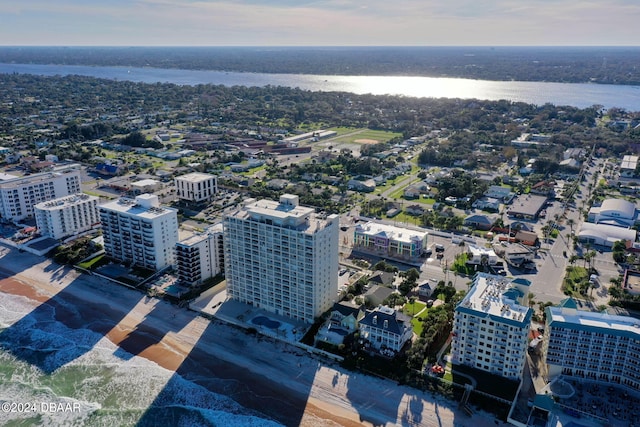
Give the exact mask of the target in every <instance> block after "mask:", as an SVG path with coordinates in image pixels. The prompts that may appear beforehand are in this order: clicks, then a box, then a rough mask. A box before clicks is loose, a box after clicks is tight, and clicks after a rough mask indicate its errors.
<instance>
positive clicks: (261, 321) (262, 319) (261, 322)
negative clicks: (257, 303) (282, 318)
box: [251, 316, 282, 329]
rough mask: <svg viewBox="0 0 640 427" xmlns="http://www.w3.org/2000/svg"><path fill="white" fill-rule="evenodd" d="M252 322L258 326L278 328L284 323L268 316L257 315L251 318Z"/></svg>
mask: <svg viewBox="0 0 640 427" xmlns="http://www.w3.org/2000/svg"><path fill="white" fill-rule="evenodd" d="M251 323H253V324H254V325H258V326H265V327H267V328H269V329H277V328H279V327H280V325H282V323H280V322H278V321H277V320H271V319H269V318H268V317H266V316H257V317H254V318H253V319H251Z"/></svg>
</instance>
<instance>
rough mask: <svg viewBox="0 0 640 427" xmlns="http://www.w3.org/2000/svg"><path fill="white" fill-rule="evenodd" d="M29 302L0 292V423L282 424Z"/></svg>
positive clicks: (101, 424) (130, 424) (110, 426)
mask: <svg viewBox="0 0 640 427" xmlns="http://www.w3.org/2000/svg"><path fill="white" fill-rule="evenodd" d="M33 308H34V307H33V303H32V302H31V301H30V300H28V299H26V298H24V297H20V296H15V295H11V294H5V293H0V405H1V407H2V409H1V410H0V425H2V426H105V427H107V426H108V427H112V426H134V425H139V426H147V425H148V426H154V425H158V426H160V425H171V426H214V425H216V426H231V427H235V426H249V427H252V426H268V427H271V426H273V427H275V426H280V424H278V423H276V422H274V421H271V420H268V419H265V418H261V417H260V416H259V414H256V413H255V412H253V411H250V410H248V409H246V408H244V407H242V406H240V405H239V404H237V403H236V402H235V401H234V400H232V399H231V398H229V397H227V396H224V395H221V394H216V393H213V392H211V391H209V390H207V389H205V388H204V387H201V386H199V385H197V384H194V383H192V382H190V381H187V380H185V379H183V378H182V377H180V376H179V375H177V374H175V373H174V372H172V371H169V370H167V369H164V368H162V367H161V366H159V365H157V364H156V363H154V362H152V361H149V360H147V359H145V358H142V357H138V356H132V355H127V356H128V357H122V356H123V355H122V351H123V350H122V349H120V348H118V347H117V346H116V345H114V344H113V343H111V342H110V341H109V340H108V339H107V338H104V337H102V336H101V335H99V334H96V333H95V332H93V331H90V330H88V329H73V330H72V329H69V328H68V327H67V326H65V325H64V324H61V323H60V322H57V321H52V320H49V321H47V320H46V317H47V316H45V318H43V316H42V315H39V316H38V318H35V317H34V315H33V314H32V313H31V312H32V310H33ZM17 322H20V323H19V325H20V327H19V328H17V327H15V325H16V323H17ZM12 403H15V405H13V406H12V405H11V404H12Z"/></svg>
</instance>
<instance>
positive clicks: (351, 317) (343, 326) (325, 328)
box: [315, 301, 365, 345]
mask: <svg viewBox="0 0 640 427" xmlns="http://www.w3.org/2000/svg"><path fill="white" fill-rule="evenodd" d="M364 314H365V310H364V306H359V305H355V304H352V303H351V302H348V301H340V302H337V303H335V304H334V305H333V307H332V309H331V314H330V315H329V318H328V319H327V321H326V322H325V323H324V324H323V325H322V326H321V327H320V329H319V330H318V333H317V334H316V337H315V341H316V342H326V343H330V344H333V345H340V344H342V343H343V342H344V338H345V337H346V336H347V335H349V334H352V333H354V332H355V331H357V330H358V326H359V323H360V320H362V318H363V317H364Z"/></svg>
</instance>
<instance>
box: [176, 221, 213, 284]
mask: <svg viewBox="0 0 640 427" xmlns="http://www.w3.org/2000/svg"><path fill="white" fill-rule="evenodd" d="M176 269H177V271H178V278H179V279H180V280H181V281H182V282H183V283H185V284H186V285H188V286H194V285H199V284H201V283H202V282H204V281H205V280H207V279H209V278H211V277H214V276H217V275H218V274H222V273H223V272H224V245H223V227H222V223H219V224H216V225H213V226H211V227H209V228H207V229H206V230H205V231H204V232H203V233H198V234H194V235H193V236H190V237H189V238H187V239H184V240H181V241H179V242H178V243H177V244H176Z"/></svg>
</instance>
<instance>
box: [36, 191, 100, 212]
mask: <svg viewBox="0 0 640 427" xmlns="http://www.w3.org/2000/svg"><path fill="white" fill-rule="evenodd" d="M91 200H95V201H97V200H98V197H96V196H91V195H89V194H83V193H81V194H74V195H71V196H65V197H60V198H58V199H54V200H49V201H47V202H41V203H38V204H37V205H35V206H34V207H35V208H36V209H41V210H55V209H62V208H65V207H69V206H74V205H79V204H81V203H85V202H87V201H91Z"/></svg>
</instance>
